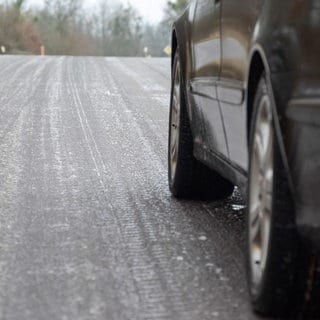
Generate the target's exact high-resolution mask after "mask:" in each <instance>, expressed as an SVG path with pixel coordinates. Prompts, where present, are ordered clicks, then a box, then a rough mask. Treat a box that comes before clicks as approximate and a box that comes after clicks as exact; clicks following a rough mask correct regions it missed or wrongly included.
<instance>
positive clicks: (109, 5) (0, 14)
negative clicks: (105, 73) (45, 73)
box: [0, 0, 188, 56]
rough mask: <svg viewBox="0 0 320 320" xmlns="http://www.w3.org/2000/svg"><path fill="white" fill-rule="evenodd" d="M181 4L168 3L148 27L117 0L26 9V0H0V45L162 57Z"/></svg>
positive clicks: (64, 1) (59, 0)
mask: <svg viewBox="0 0 320 320" xmlns="http://www.w3.org/2000/svg"><path fill="white" fill-rule="evenodd" d="M137 1H138V0H137ZM150 1H151V0H150ZM187 2H188V0H172V1H168V2H167V5H166V8H165V12H164V18H163V21H161V22H160V23H158V24H157V25H152V24H148V23H146V22H145V21H144V20H143V19H142V18H141V16H140V15H139V14H138V12H137V11H136V10H135V8H134V7H132V6H131V5H130V4H127V5H123V4H122V3H120V2H119V1H118V0H109V1H108V0H100V3H98V4H97V6H96V9H94V10H90V11H88V10H85V9H84V7H83V4H82V0H45V2H44V5H43V6H42V7H41V9H39V8H38V9H37V8H32V7H31V8H30V7H28V0H0V49H1V52H2V53H7V54H40V51H41V50H40V48H41V46H43V47H44V48H45V50H46V54H49V55H96V56H143V55H151V56H163V55H165V53H164V51H163V50H164V48H165V47H166V46H167V45H169V44H170V33H171V24H172V21H173V20H174V19H175V18H176V16H178V15H179V14H180V13H181V12H182V11H183V10H184V8H185V7H186V5H187ZM1 52H0V53H1Z"/></svg>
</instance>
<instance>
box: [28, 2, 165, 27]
mask: <svg viewBox="0 0 320 320" xmlns="http://www.w3.org/2000/svg"><path fill="white" fill-rule="evenodd" d="M119 1H121V2H123V3H124V4H125V3H130V4H131V5H132V6H134V7H135V8H136V9H137V10H138V12H139V13H140V14H141V15H142V16H143V17H144V19H145V20H147V21H149V22H151V23H156V22H159V21H160V20H161V18H162V15H163V8H164V6H165V4H166V2H167V0H119ZM43 2H44V0H28V1H27V3H29V4H30V5H39V6H41V5H42V4H43ZM99 2H100V1H99V0H83V3H84V5H85V6H86V7H92V8H94V6H95V5H96V4H97V3H99ZM109 2H112V0H109Z"/></svg>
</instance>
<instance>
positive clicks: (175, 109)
mask: <svg viewBox="0 0 320 320" xmlns="http://www.w3.org/2000/svg"><path fill="white" fill-rule="evenodd" d="M172 90H173V92H172V107H171V116H170V119H171V123H170V126H171V129H170V172H171V180H172V181H173V180H174V177H175V175H176V170H177V163H178V153H179V136H180V64H179V61H178V62H177V64H176V68H175V73H174V81H173V89H172Z"/></svg>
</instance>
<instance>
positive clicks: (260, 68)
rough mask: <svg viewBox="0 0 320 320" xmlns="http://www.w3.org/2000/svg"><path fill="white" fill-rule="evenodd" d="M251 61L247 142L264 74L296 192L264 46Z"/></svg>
mask: <svg viewBox="0 0 320 320" xmlns="http://www.w3.org/2000/svg"><path fill="white" fill-rule="evenodd" d="M250 56H251V59H250V64H249V69H248V73H247V75H248V76H247V92H246V94H247V99H246V109H247V142H248V145H249V139H250V130H251V121H252V115H253V111H254V110H253V105H254V97H255V93H256V89H257V86H258V81H259V79H260V77H261V76H262V74H263V73H265V75H266V79H267V85H268V88H269V91H270V92H269V93H270V95H271V98H272V100H273V103H272V105H273V116H274V126H275V133H276V138H277V141H278V144H279V148H280V153H281V157H282V161H283V165H284V168H285V171H286V175H287V177H288V180H289V186H290V189H291V192H292V193H293V192H294V187H293V182H292V177H291V173H290V167H289V163H288V158H287V154H286V148H285V145H284V141H283V133H282V128H281V124H280V119H279V115H278V112H279V110H278V103H277V99H276V96H275V94H274V85H275V84H274V83H273V79H272V73H271V68H270V65H269V63H268V60H267V55H266V54H265V52H264V50H263V48H262V46H260V45H258V44H257V45H255V46H254V47H253V49H252V51H251V55H250Z"/></svg>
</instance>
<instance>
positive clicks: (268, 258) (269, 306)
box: [247, 76, 310, 315]
mask: <svg viewBox="0 0 320 320" xmlns="http://www.w3.org/2000/svg"><path fill="white" fill-rule="evenodd" d="M272 101H273V100H272V98H271V96H270V88H268V85H267V81H266V76H263V77H262V78H261V80H260V82H259V85H258V89H257V92H256V95H255V100H254V114H253V121H252V127H251V135H250V147H249V150H250V164H249V185H248V206H247V243H248V259H247V260H248V263H247V266H248V282H249V287H250V293H251V298H252V303H253V307H254V310H255V311H256V312H258V313H262V314H265V315H281V314H286V315H288V314H292V313H296V312H298V310H301V306H302V305H303V304H304V298H305V292H306V289H307V287H306V283H307V282H308V276H309V274H310V273H309V270H310V268H309V265H310V263H309V261H310V260H309V257H310V256H309V255H308V254H307V253H305V251H304V250H303V246H302V244H301V243H300V239H299V237H298V234H297V231H296V228H295V224H294V214H293V212H294V206H293V199H292V195H291V191H290V188H289V185H288V180H287V175H286V170H285V169H284V166H283V162H282V158H281V155H280V151H279V146H278V143H277V139H276V135H275V130H274V117H273V109H274V108H273V102H272Z"/></svg>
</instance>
